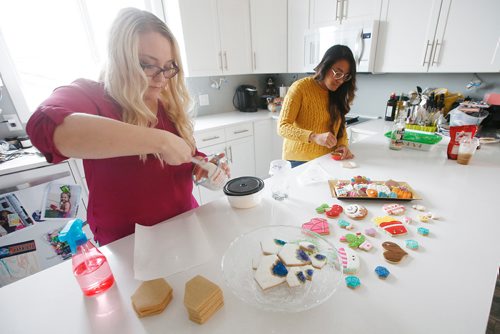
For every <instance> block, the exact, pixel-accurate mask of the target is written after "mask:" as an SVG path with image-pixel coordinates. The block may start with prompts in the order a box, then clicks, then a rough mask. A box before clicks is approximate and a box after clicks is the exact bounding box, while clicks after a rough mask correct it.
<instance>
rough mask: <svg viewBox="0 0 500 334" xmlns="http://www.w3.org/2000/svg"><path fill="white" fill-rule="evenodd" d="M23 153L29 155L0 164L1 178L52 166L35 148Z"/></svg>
mask: <svg viewBox="0 0 500 334" xmlns="http://www.w3.org/2000/svg"><path fill="white" fill-rule="evenodd" d="M22 152H24V153H28V154H24V155H22V156H21V157H19V158H15V159H12V160H10V161H5V162H2V163H1V164H0V176H2V175H7V174H12V173H16V172H21V171H23V170H27V169H32V168H38V167H43V166H48V165H50V164H49V163H48V162H47V161H46V160H45V157H44V156H42V155H41V154H39V153H38V150H36V149H35V148H28V149H26V150H22Z"/></svg>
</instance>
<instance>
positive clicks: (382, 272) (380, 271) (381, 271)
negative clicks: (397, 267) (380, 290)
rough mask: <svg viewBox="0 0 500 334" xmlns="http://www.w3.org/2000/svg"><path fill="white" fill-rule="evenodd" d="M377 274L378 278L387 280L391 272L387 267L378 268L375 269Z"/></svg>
mask: <svg viewBox="0 0 500 334" xmlns="http://www.w3.org/2000/svg"><path fill="white" fill-rule="evenodd" d="M375 274H377V276H378V278H381V279H386V278H387V277H388V276H389V274H390V271H389V270H388V269H387V268H386V267H382V266H377V268H375Z"/></svg>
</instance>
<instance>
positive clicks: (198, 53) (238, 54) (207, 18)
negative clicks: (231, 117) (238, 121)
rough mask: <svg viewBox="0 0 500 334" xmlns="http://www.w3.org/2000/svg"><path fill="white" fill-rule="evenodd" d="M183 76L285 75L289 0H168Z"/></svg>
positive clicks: (171, 24) (170, 22) (169, 19)
mask: <svg viewBox="0 0 500 334" xmlns="http://www.w3.org/2000/svg"><path fill="white" fill-rule="evenodd" d="M165 4H166V5H165V17H166V19H167V23H168V25H169V27H170V28H171V29H172V30H173V32H174V34H175V36H176V38H177V39H178V41H179V45H180V48H181V54H182V59H183V60H184V62H185V64H184V67H185V69H186V74H187V76H190V77H195V76H211V75H232V74H249V73H283V72H286V68H287V14H286V13H287V12H286V8H287V0H273V1H265V0H166V1H165Z"/></svg>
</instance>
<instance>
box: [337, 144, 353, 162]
mask: <svg viewBox="0 0 500 334" xmlns="http://www.w3.org/2000/svg"><path fill="white" fill-rule="evenodd" d="M335 152H337V153H340V154H341V155H342V156H341V158H340V160H345V159H352V158H354V154H352V152H351V151H350V150H349V148H348V147H347V146H344V145H341V146H339V147H337V148H336V149H335Z"/></svg>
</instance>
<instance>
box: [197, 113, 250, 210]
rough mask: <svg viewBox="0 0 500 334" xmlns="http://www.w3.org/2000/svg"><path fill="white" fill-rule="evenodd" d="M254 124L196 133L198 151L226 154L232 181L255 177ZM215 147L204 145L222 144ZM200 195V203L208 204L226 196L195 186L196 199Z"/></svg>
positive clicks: (219, 191)
mask: <svg viewBox="0 0 500 334" xmlns="http://www.w3.org/2000/svg"><path fill="white" fill-rule="evenodd" d="M253 128H254V127H253V122H248V123H242V124H239V125H237V126H228V127H226V128H224V129H218V130H207V131H201V132H198V133H195V138H196V142H197V145H198V149H199V150H200V151H201V152H203V153H205V154H207V155H210V154H218V153H221V152H224V153H225V154H226V158H227V161H228V164H229V167H230V168H231V179H234V178H237V177H240V176H255V151H254V136H253V133H254V132H253ZM221 138H224V142H223V143H217V144H215V145H206V144H205V145H204V144H203V143H207V142H210V140H213V141H215V142H220V141H221ZM196 191H198V193H199V199H198V198H197V200H198V203H199V204H200V205H201V204H206V203H208V202H211V201H213V200H215V199H218V198H221V197H223V196H224V192H223V191H222V190H217V191H213V190H209V189H207V188H205V187H203V186H195V187H194V189H193V193H194V195H195V197H196V194H197V192H196Z"/></svg>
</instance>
